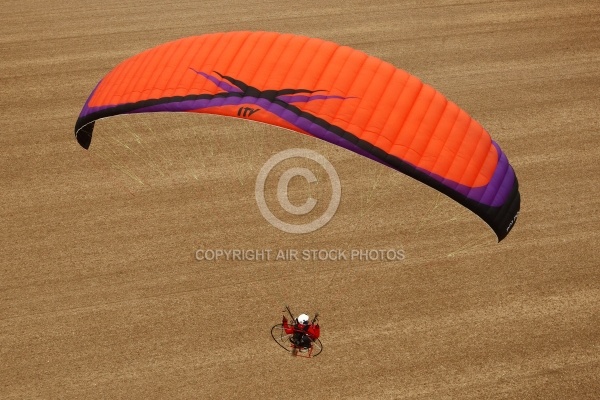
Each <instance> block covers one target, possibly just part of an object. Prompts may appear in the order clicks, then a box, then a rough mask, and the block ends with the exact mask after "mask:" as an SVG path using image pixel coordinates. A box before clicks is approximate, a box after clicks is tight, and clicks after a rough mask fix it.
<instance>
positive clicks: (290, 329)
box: [282, 317, 321, 341]
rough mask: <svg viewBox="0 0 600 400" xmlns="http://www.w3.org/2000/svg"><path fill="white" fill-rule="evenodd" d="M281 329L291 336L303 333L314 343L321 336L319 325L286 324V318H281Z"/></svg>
mask: <svg viewBox="0 0 600 400" xmlns="http://www.w3.org/2000/svg"><path fill="white" fill-rule="evenodd" d="M282 324H283V329H285V333H287V334H288V335H291V334H293V333H294V332H304V333H306V334H307V335H308V337H310V339H311V340H313V341H315V340H317V339H318V338H319V335H320V334H321V328H320V327H319V324H295V325H290V324H288V321H287V318H286V317H283V323H282Z"/></svg>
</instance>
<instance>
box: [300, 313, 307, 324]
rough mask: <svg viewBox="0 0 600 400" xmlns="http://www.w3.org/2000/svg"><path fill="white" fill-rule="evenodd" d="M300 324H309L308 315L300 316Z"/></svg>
mask: <svg viewBox="0 0 600 400" xmlns="http://www.w3.org/2000/svg"><path fill="white" fill-rule="evenodd" d="M298 323H299V324H307V323H308V315H306V314H300V315H299V316H298Z"/></svg>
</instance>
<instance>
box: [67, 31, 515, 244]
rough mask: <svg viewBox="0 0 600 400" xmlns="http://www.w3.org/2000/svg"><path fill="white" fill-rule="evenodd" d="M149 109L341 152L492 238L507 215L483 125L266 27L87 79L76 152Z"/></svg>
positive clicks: (169, 49) (364, 60) (414, 84)
mask: <svg viewBox="0 0 600 400" xmlns="http://www.w3.org/2000/svg"><path fill="white" fill-rule="evenodd" d="M159 111H185V112H199V113H211V114H220V115H225V116H230V117H236V118H245V119H250V120H254V121H261V122H265V123H268V124H272V125H277V126H280V127H284V128H288V129H291V130H294V131H297V132H300V133H304V134H308V135H311V136H314V137H317V138H320V139H323V140H326V141H328V142H330V143H333V144H336V145H338V146H342V147H344V148H347V149H349V150H351V151H354V152H356V153H358V154H361V155H364V156H366V157H369V158H371V159H373V160H375V161H378V162H380V163H383V164H385V165H388V166H389V167H391V168H394V169H396V170H398V171H400V172H403V173H405V174H407V175H409V176H411V177H413V178H415V179H417V180H419V181H421V182H423V183H425V184H427V185H429V186H431V187H433V188H435V189H437V190H439V191H440V192H442V193H444V194H446V195H448V196H449V197H451V198H452V199H454V200H456V201H457V202H459V203H461V204H463V205H464V206H466V207H467V208H469V209H470V210H471V211H473V212H475V213H476V214H477V215H479V216H480V217H481V218H482V219H483V220H484V221H485V222H486V223H487V224H488V225H489V226H490V227H491V228H492V229H493V230H494V232H495V233H496V235H497V236H498V240H502V239H503V238H504V237H505V236H506V235H507V234H508V232H509V231H510V230H511V229H512V227H513V226H514V223H515V220H516V218H517V215H518V211H519V207H520V195H519V191H518V182H517V178H516V176H515V173H514V171H513V169H512V167H511V166H510V164H509V162H508V159H507V158H506V156H505V155H504V153H503V152H502V150H501V149H500V147H499V146H498V144H497V143H495V142H494V141H493V140H492V139H491V137H490V135H489V134H488V133H487V132H486V131H485V130H484V129H483V127H482V126H481V125H480V124H479V123H478V122H476V121H475V120H473V119H472V118H471V117H470V116H469V115H468V114H467V113H466V112H465V111H463V110H461V109H460V108H459V107H458V106H457V105H456V104H454V103H452V102H451V101H448V100H447V99H446V98H445V97H444V96H443V95H442V94H441V93H439V92H437V91H436V90H435V89H433V88H432V87H431V86H429V85H426V84H424V83H422V82H421V81H420V80H419V79H418V78H416V77H414V76H412V75H410V74H409V73H407V72H405V71H403V70H400V69H398V68H396V67H394V66H393V65H391V64H389V63H386V62H384V61H382V60H379V59H377V58H375V57H371V56H368V55H366V54H365V53H363V52H360V51H358V50H354V49H352V48H350V47H346V46H339V45H337V44H335V43H331V42H327V41H323V40H320V39H314V38H308V37H304V36H297V35H290V34H278V33H272V32H229V33H218V34H208V35H203V36H194V37H189V38H184V39H180V40H177V41H174V42H170V43H166V44H163V45H160V46H158V47H155V48H153V49H150V50H147V51H144V52H142V53H140V54H138V55H136V56H133V57H131V58H129V59H127V60H125V61H123V62H122V63H121V64H119V65H118V66H116V67H115V68H114V69H113V70H112V71H110V72H109V73H108V75H106V76H105V77H104V78H103V79H102V80H101V81H100V82H99V83H98V85H97V86H96V88H95V89H94V90H93V92H92V93H91V95H90V96H89V98H88V100H87V101H86V103H85V105H84V107H83V109H82V110H81V113H80V115H79V118H78V120H77V123H76V125H75V136H76V138H77V141H78V142H79V144H80V145H81V146H83V147H84V148H86V149H87V148H88V147H89V146H90V143H91V140H92V133H93V129H94V121H96V120H98V119H100V118H105V117H109V116H114V115H119V114H126V113H142V112H159Z"/></svg>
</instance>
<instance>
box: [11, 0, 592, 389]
mask: <svg viewBox="0 0 600 400" xmlns="http://www.w3.org/2000/svg"><path fill="white" fill-rule="evenodd" d="M53 3H54V4H53ZM87 3H90V2H85V3H83V2H78V1H73V0H70V1H69V0H67V1H61V2H58V1H54V2H50V1H48V2H42V1H28V2H27V1H13V0H8V1H5V2H4V3H3V6H2V9H1V10H0V95H1V96H0V108H1V110H2V118H1V119H0V144H1V145H2V157H0V173H1V176H2V179H0V185H1V186H0V190H1V193H2V195H1V196H0V215H1V217H0V221H1V222H0V226H1V228H2V229H0V243H2V245H1V249H2V253H1V256H2V257H1V259H0V295H1V297H0V360H1V361H0V398H2V399H10V398H25V399H33V398H46V399H58V398H61V399H64V398H77V399H84V398H85V399H87V398H103V399H104V398H127V399H137V398H140V399H144V398H265V399H268V398H282V397H283V396H296V395H299V396H309V397H312V398H336V397H341V398H370V399H373V398H398V399H400V398H402V399H404V398H410V399H446V398H456V399H483V398H486V399H487V398H492V399H525V398H527V399H529V398H537V399H597V398H600V381H599V379H598V376H600V311H599V310H600V268H599V262H598V257H597V255H596V254H597V249H598V246H599V245H600V229H599V227H600V200H599V198H600V197H599V193H600V184H599V181H598V179H599V178H598V177H599V176H600V141H599V136H598V135H599V131H600V126H599V124H598V115H599V114H598V113H599V110H600V96H599V95H598V92H599V89H600V67H599V65H600V4H599V3H598V2H597V1H596V0H579V1H571V2H564V1H555V0H544V1H542V0H530V1H502V2H500V1H498V2H480V1H471V0H443V1H433V0H425V1H404V2H396V1H373V2H368V1H358V0H350V1H346V2H337V1H330V0H321V1H318V2H317V1H314V2H313V1H307V2H291V1H263V2H243V1H239V0H234V1H223V0H221V1H212V0H209V1H204V2H197V1H183V2H181V1H179V2H171V1H169V0H167V1H160V2H159V1H144V2H139V1H138V2H131V1H128V0H120V1H114V0H105V1H101V2H96V3H95V5H84V4H87ZM243 29H249V30H272V31H279V32H291V33H298V34H305V35H309V36H315V37H320V38H323V39H327V40H331V41H334V42H337V43H341V44H344V45H348V46H351V47H354V48H358V49H361V50H363V51H365V52H367V53H369V54H371V55H374V56H377V57H379V58H382V59H384V60H386V61H389V62H391V63H393V64H394V65H396V66H398V67H400V68H403V69H406V70H408V71H409V72H411V73H413V74H415V75H417V76H419V77H420V78H421V79H423V80H424V81H425V82H427V83H430V84H431V85H433V86H434V87H436V88H437V89H438V90H440V91H441V92H442V93H444V94H445V95H446V96H447V97H449V98H450V99H452V100H453V101H455V102H456V103H457V104H459V105H460V106H461V107H462V108H464V109H465V110H467V111H468V112H469V113H470V114H471V115H473V116H474V117H475V118H476V119H477V120H478V121H480V122H481V123H482V124H483V125H484V126H485V127H486V128H487V129H488V131H489V132H491V134H492V136H493V137H494V139H496V140H497V142H498V143H500V145H501V146H502V148H503V150H504V151H505V152H506V153H507V154H508V156H509V159H510V160H511V163H512V165H513V166H514V168H515V169H516V171H517V174H518V177H519V180H520V183H521V194H522V198H523V201H522V209H521V215H520V217H519V221H518V223H517V226H516V227H515V229H514V230H513V231H512V232H511V234H510V235H509V236H508V238H507V239H506V240H505V241H503V242H502V243H500V244H497V243H496V242H495V236H494V235H493V233H492V231H491V230H489V229H488V228H487V227H486V226H485V224H484V223H483V222H482V221H481V220H479V219H478V218H477V217H475V216H474V215H472V214H470V213H469V212H467V211H465V210H464V209H463V208H462V207H460V206H459V205H457V204H455V203H454V202H452V201H451V200H449V199H447V198H445V197H443V196H441V195H438V193H437V192H435V191H433V190H431V189H429V188H427V187H425V186H424V185H422V184H419V183H417V182H415V181H413V180H411V179H409V178H407V177H405V176H402V175H401V174H398V173H396V172H394V171H392V170H389V169H387V168H385V167H383V166H380V165H376V164H375V163H373V162H371V161H369V160H366V159H364V158H361V157H359V156H356V155H354V154H350V153H348V152H347V151H345V150H342V149H339V148H335V147H334V146H331V145H329V144H326V143H322V142H318V141H316V140H313V139H311V138H308V137H303V136H302V135H298V134H293V133H290V132H288V131H284V130H281V129H277V128H273V127H269V126H263V125H255V124H251V123H248V122H246V121H242V120H235V119H227V118H219V117H214V116H202V115H191V114H190V115H152V116H150V115H139V116H128V117H123V118H114V119H113V120H106V121H101V122H100V123H98V125H97V128H96V129H97V131H96V134H97V135H96V136H97V137H96V138H95V140H96V141H95V142H94V143H93V144H92V148H91V150H90V151H88V152H86V151H85V150H83V149H81V148H79V147H78V145H77V143H76V142H75V140H74V138H73V132H72V130H73V126H74V123H75V120H76V118H77V115H78V113H79V110H80V108H81V106H82V105H83V103H84V101H85V99H86V98H87V95H88V94H89V93H90V91H91V90H92V89H93V88H94V85H95V84H96V83H97V82H98V80H100V79H101V78H102V76H103V75H104V74H106V73H107V72H108V71H109V70H110V69H111V68H112V67H113V66H114V65H116V64H117V63H118V62H120V61H121V60H123V59H125V58H127V57H129V56H131V55H133V54H136V53H138V52H140V51H142V50H144V49H147V48H150V47H153V46H155V45H158V44H160V43H163V42H166V41H169V40H172V39H175V38H179V37H184V36H190V35H195V34H202V33H209V32H218V31H229V30H243ZM133 134H137V135H139V137H140V138H141V144H140V143H138V142H136V141H135V138H134V136H133ZM178 134H179V136H177V135H178ZM234 139H235V140H234ZM240 139H242V140H243V142H244V143H247V145H246V146H236V145H234V143H238V142H240ZM127 141H129V142H130V145H131V146H132V147H131V148H135V149H137V150H138V151H137V152H136V154H133V155H132V153H133V151H130V152H129V153H128V151H125V150H124V149H125V148H124V147H123V143H126V142H127ZM136 143H137V144H136ZM135 146H138V147H135ZM291 147H301V148H309V149H313V150H315V151H317V152H319V153H321V154H323V155H325V156H326V157H327V159H328V160H329V161H330V162H331V163H332V164H333V165H334V166H335V168H336V170H337V172H338V174H339V176H340V179H341V182H342V189H343V194H342V202H341V204H340V207H339V210H338V212H337V214H336V215H335V217H334V218H333V219H332V221H331V222H330V223H329V224H327V225H326V226H325V227H324V228H322V229H320V230H318V231H316V232H314V233H310V234H305V235H292V234H285V233H282V232H281V231H279V230H277V229H275V228H273V227H272V226H271V225H269V224H268V223H267V222H266V221H265V220H264V219H263V217H262V216H261V215H260V213H259V211H258V208H257V206H256V203H255V199H254V183H255V179H256V176H257V173H258V170H259V169H260V168H261V166H262V165H263V164H264V162H265V161H266V160H267V159H268V158H269V157H270V156H271V155H272V154H275V153H276V152H277V151H280V150H284V149H288V148H291ZM113 149H116V150H114V152H113ZM304 189H306V188H305V187H303V186H302V185H301V184H299V183H298V182H296V187H295V189H294V190H292V193H291V198H292V200H294V196H295V198H296V200H297V201H301V199H302V198H304V197H303V196H304V195H303V193H305V192H304V191H303V190H304ZM321 192H323V190H321ZM321 192H320V191H319V190H317V191H316V192H315V196H317V195H319V194H321V195H323V193H321ZM325 194H326V193H325ZM199 248H202V249H216V248H227V249H272V250H278V249H283V250H286V249H299V250H302V249H348V250H351V249H379V248H385V249H392V248H393V249H401V250H403V251H404V255H405V259H404V260H403V261H396V262H377V261H364V262H361V261H315V262H307V261H302V260H298V261H290V262H285V261H276V260H270V261H262V262H256V261H255V262H252V261H244V262H234V261H229V262H227V261H222V262H207V261H203V262H200V261H196V260H195V258H194V253H195V251H196V249H199ZM284 304H289V305H290V306H292V307H293V309H295V310H296V311H298V312H300V311H306V312H310V313H312V312H314V311H315V310H318V311H320V313H321V322H322V329H323V334H322V341H323V343H324V351H323V353H322V354H321V355H320V356H319V357H318V358H315V359H312V360H306V359H299V358H292V357H290V356H289V354H287V353H286V352H284V351H283V350H282V349H281V348H279V347H278V346H277V345H276V344H275V343H274V342H273V341H272V339H271V337H270V334H269V330H270V328H271V326H272V325H274V324H276V323H278V322H279V320H280V318H281V313H280V311H281V309H282V308H283V305H284Z"/></svg>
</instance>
